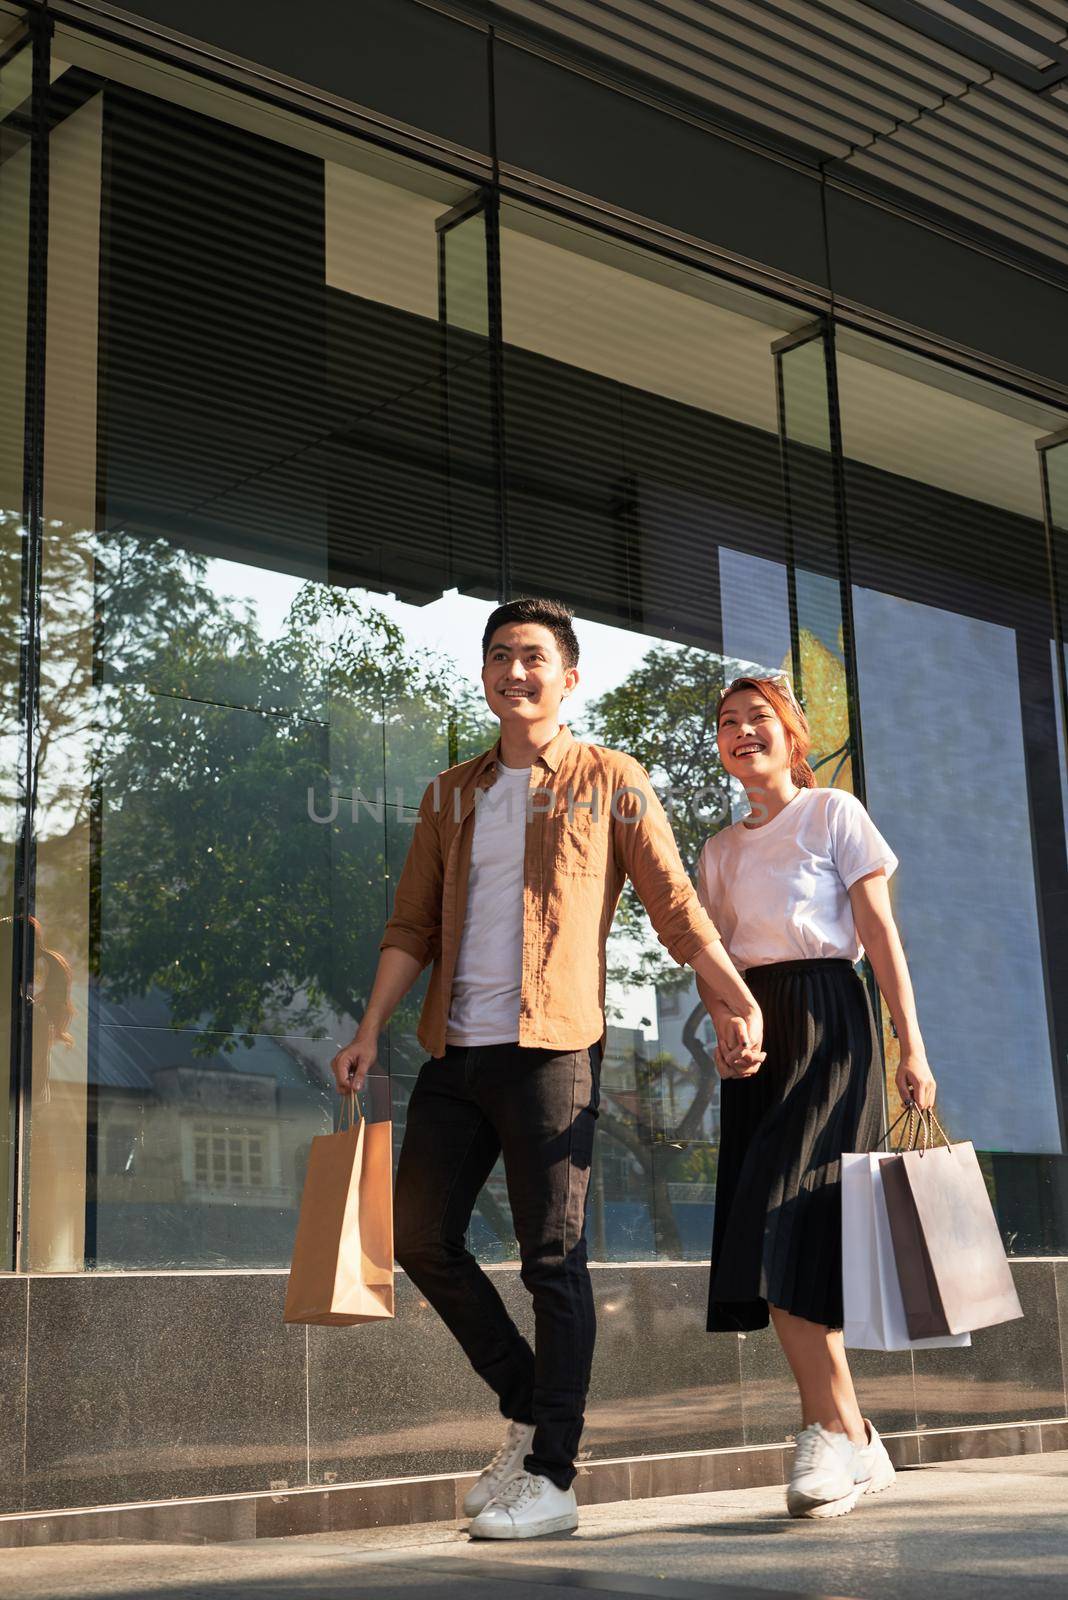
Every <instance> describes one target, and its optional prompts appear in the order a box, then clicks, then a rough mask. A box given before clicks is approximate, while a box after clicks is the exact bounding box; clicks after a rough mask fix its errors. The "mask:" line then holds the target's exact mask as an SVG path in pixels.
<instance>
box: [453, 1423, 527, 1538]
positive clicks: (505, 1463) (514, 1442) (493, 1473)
mask: <svg viewBox="0 0 1068 1600" xmlns="http://www.w3.org/2000/svg"><path fill="white" fill-rule="evenodd" d="M533 1442H534V1427H533V1424H528V1423H526V1422H510V1423H509V1424H508V1432H507V1433H506V1434H505V1436H504V1443H503V1444H502V1445H501V1448H500V1449H499V1450H498V1451H497V1454H496V1455H495V1456H494V1457H493V1460H492V1461H491V1462H490V1463H489V1464H488V1465H487V1466H485V1467H483V1469H482V1471H481V1472H480V1473H479V1475H478V1478H477V1480H476V1482H474V1483H473V1484H472V1485H471V1487H470V1489H468V1491H467V1494H466V1496H465V1497H464V1516H465V1517H477V1516H478V1514H479V1512H480V1511H484V1510H485V1508H486V1507H487V1506H488V1505H489V1503H490V1501H491V1500H492V1499H493V1497H494V1496H495V1495H496V1494H497V1493H498V1492H499V1491H500V1490H501V1489H503V1488H504V1486H505V1484H506V1483H507V1482H508V1479H509V1478H514V1477H515V1475H516V1473H517V1472H521V1471H522V1470H523V1460H524V1458H525V1457H526V1456H528V1455H529V1454H530V1447H531V1445H532V1444H533Z"/></svg>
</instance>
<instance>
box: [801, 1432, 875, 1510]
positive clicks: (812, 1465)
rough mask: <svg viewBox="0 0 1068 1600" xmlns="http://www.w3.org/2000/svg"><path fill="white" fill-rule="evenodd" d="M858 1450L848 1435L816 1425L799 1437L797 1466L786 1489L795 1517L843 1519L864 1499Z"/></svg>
mask: <svg viewBox="0 0 1068 1600" xmlns="http://www.w3.org/2000/svg"><path fill="white" fill-rule="evenodd" d="M856 1454H857V1451H856V1447H855V1446H854V1445H853V1444H851V1443H850V1441H849V1439H848V1438H847V1437H846V1435H845V1434H844V1433H831V1432H830V1431H829V1430H828V1429H827V1428H824V1427H821V1426H820V1424H819V1423H818V1422H813V1423H812V1425H811V1426H810V1427H808V1428H804V1429H802V1431H801V1432H800V1433H799V1434H798V1436H797V1448H796V1450H795V1451H794V1464H793V1469H792V1471H791V1473H790V1483H789V1487H788V1488H787V1490H786V1509H787V1511H789V1513H790V1515H791V1516H792V1517H841V1516H844V1515H845V1513H846V1512H847V1511H852V1509H853V1507H854V1506H855V1505H856V1503H857V1500H858V1499H859V1498H860V1494H861V1491H862V1489H863V1488H864V1484H863V1483H858V1482H857V1479H856V1477H855V1476H854V1474H855V1471H856V1463H855V1457H856Z"/></svg>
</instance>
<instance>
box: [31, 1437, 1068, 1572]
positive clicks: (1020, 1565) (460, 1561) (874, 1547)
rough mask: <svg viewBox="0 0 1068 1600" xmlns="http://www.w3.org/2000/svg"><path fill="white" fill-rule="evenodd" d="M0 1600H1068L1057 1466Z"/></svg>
mask: <svg viewBox="0 0 1068 1600" xmlns="http://www.w3.org/2000/svg"><path fill="white" fill-rule="evenodd" d="M0 1594H2V1595H4V1596H5V1597H6V1600H75V1597H76V1600H95V1597H98V1596H99V1597H103V1596H107V1597H108V1600H142V1597H146V1596H157V1597H160V1600H291V1597H292V1600H348V1597H350V1596H358V1597H360V1600H394V1597H396V1600H577V1597H578V1596H580V1595H581V1596H590V1595H600V1596H604V1597H608V1596H612V1595H617V1596H621V1597H622V1596H650V1595H655V1596H658V1597H660V1600H687V1597H692V1600H698V1597H702V1596H703V1597H705V1600H730V1597H737V1600H761V1597H764V1600H769V1597H771V1596H776V1597H786V1596H795V1597H796V1596H799V1595H806V1596H809V1597H815V1596H821V1597H835V1600H838V1597H848V1600H995V1597H997V1600H1000V1597H1002V1596H1005V1597H1010V1596H1011V1597H1012V1600H1020V1597H1023V1600H1039V1597H1043V1600H1044V1597H1046V1596H1050V1597H1051V1600H1052V1597H1053V1596H1056V1597H1058V1600H1060V1597H1062V1596H1064V1595H1065V1594H1068V1451H1066V1452H1060V1453H1056V1454H1049V1455H1034V1456H1019V1457H1011V1458H1003V1459H1000V1460H995V1461H976V1462H968V1463H953V1464H952V1465H947V1466H939V1467H925V1468H915V1469H912V1470H910V1471H906V1472H901V1473H899V1474H898V1479H897V1483H896V1484H895V1485H894V1487H893V1488H892V1489H890V1490H889V1491H888V1492H887V1493H886V1494H883V1495H880V1496H878V1497H873V1498H870V1499H867V1500H864V1501H862V1502H861V1503H860V1505H859V1506H858V1508H857V1509H856V1511H854V1512H852V1513H851V1514H850V1515H849V1516H847V1517H840V1518H836V1519H834V1520H833V1521H826V1522H815V1521H813V1522H795V1521H793V1520H792V1519H790V1518H789V1517H787V1515H786V1512H785V1506H784V1498H783V1491H782V1489H746V1490H738V1491H732V1492H730V1493H724V1494H703V1495H686V1496H680V1497H678V1498H676V1499H660V1500H645V1501H626V1502H620V1503H619V1504H616V1505H605V1506H595V1507H591V1508H589V1509H588V1510H586V1511H584V1512H583V1514H582V1524H581V1527H580V1529H579V1531H578V1533H577V1534H575V1535H572V1536H570V1537H562V1538H549V1539H543V1540H536V1541H535V1540H531V1541H525V1542H523V1543H521V1544H492V1543H490V1544H487V1543H481V1542H472V1541H470V1540H468V1538H467V1536H466V1534H465V1532H464V1531H463V1528H462V1526H461V1525H460V1524H457V1523H434V1524H429V1525H427V1526H425V1527H413V1528H403V1529H383V1530H380V1531H377V1532H371V1533H368V1532H362V1533H352V1534H341V1533H336V1534H315V1535H311V1536H306V1537H303V1538H291V1539H269V1540H264V1539H260V1540H256V1541H253V1542H250V1543H245V1544H227V1545H185V1546H180V1545H145V1544H138V1545H127V1544H77V1545H59V1546H57V1545H53V1546H48V1547H44V1548H40V1549H36V1550H3V1551H0Z"/></svg>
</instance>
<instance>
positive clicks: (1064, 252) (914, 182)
mask: <svg viewBox="0 0 1068 1600" xmlns="http://www.w3.org/2000/svg"><path fill="white" fill-rule="evenodd" d="M850 168H851V169H852V168H855V169H856V170H857V171H859V172H866V173H869V174H870V175H871V176H872V177H874V178H878V179H880V180H881V181H882V182H883V183H889V184H893V185H895V186H896V187H897V188H899V189H907V190H908V192H909V193H910V194H912V195H913V196H914V197H916V198H919V199H922V200H927V201H929V202H930V203H931V204H932V205H935V206H938V207H939V208H940V209H941V210H943V211H951V212H953V213H954V214H955V215H956V216H958V217H961V218H964V219H966V220H967V221H969V222H974V223H976V224H977V225H978V226H979V227H981V228H983V229H984V230H986V231H987V232H990V233H997V234H1000V235H1002V236H1003V237H1005V238H1011V239H1014V240H1015V241H1016V242H1017V243H1018V244H1021V245H1023V246H1024V247H1025V248H1026V249H1028V250H1030V251H1033V252H1035V253H1036V254H1039V255H1044V256H1050V257H1052V258H1054V259H1056V260H1059V261H1064V262H1068V240H1066V239H1065V237H1064V235H1063V233H1062V232H1060V231H1058V232H1057V233H1056V234H1053V233H1052V232H1051V231H1050V230H1049V228H1048V227H1047V228H1044V229H1041V228H1040V227H1039V226H1038V225H1037V224H1036V226H1034V227H1031V226H1028V225H1026V224H1022V223H1019V222H1017V221H1016V220H1015V219H1014V218H1012V217H1009V216H1006V215H1005V214H1004V213H1003V212H997V211H995V210H993V209H992V208H991V207H989V206H987V205H985V204H980V203H975V202H972V201H970V200H969V199H968V198H967V196H966V195H965V194H964V193H962V191H961V188H960V184H959V182H958V185H957V187H956V188H949V187H946V186H944V185H942V184H937V183H934V182H931V181H929V176H927V174H929V171H930V169H929V167H924V166H922V164H920V165H919V170H920V171H921V172H923V173H924V174H925V176H919V175H917V172H912V173H910V172H909V170H908V168H907V166H906V164H905V163H904V162H902V161H896V162H890V161H885V160H880V159H878V158H877V157H875V156H870V155H868V154H863V155H860V156H857V157H855V158H854V159H853V160H851V161H850Z"/></svg>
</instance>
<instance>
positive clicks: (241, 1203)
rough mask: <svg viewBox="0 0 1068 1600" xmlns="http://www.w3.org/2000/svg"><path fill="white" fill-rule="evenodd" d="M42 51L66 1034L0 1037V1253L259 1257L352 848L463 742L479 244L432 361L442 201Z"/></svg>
mask: <svg viewBox="0 0 1068 1600" xmlns="http://www.w3.org/2000/svg"><path fill="white" fill-rule="evenodd" d="M57 56H58V58H59V59H58V64H57V71H56V74H55V78H54V82H53V86H52V106H51V119H50V126H51V134H50V139H51V149H50V173H51V195H50V241H49V242H50V248H49V256H48V317H49V321H48V346H47V348H48V361H49V372H48V373H47V375H46V388H47V395H48V413H47V416H46V419H45V420H46V440H45V502H46V504H45V510H46V533H45V548H44V554H43V564H42V588H43V600H42V620H41V642H42V688H41V726H40V730H39V768H40V780H39V794H38V806H37V811H36V817H35V821H36V828H37V839H38V862H39V869H38V883H37V904H36V910H37V915H38V917H39V920H40V922H41V926H42V928H43V929H44V931H45V937H46V941H47V946H48V949H49V950H50V951H51V952H53V953H54V956H55V960H56V961H57V962H61V963H62V964H63V966H62V970H63V971H65V972H66V973H67V974H68V975H69V976H68V979H67V988H68V990H69V1011H70V1016H69V1019H68V1022H67V1026H66V1028H65V1035H64V1033H61V1032H58V1031H56V1030H55V1029H51V1030H49V1031H46V1030H45V1028H44V1025H43V1020H40V1019H39V1018H38V1017H36V1016H35V1022H37V1026H36V1028H35V1062H34V1077H33V1095H32V1101H31V1105H30V1117H29V1127H30V1139H29V1159H28V1165H27V1173H28V1196H27V1199H28V1218H29V1232H28V1239H27V1250H26V1265H27V1266H30V1267H32V1268H34V1269H36V1270H46V1271H47V1270H55V1271H59V1270H64V1271H69V1270H77V1269H79V1268H81V1267H83V1266H84V1267H101V1268H103V1267H131V1266H138V1265H146V1266H189V1267H196V1266H212V1267H217V1266H225V1265H233V1266H245V1265H284V1264H285V1262H286V1261H287V1260H288V1257H289V1251H290V1246H291V1242H292V1234H293V1228H294V1226H295V1221H296V1208H297V1204H298V1201H299V1196H300V1190H301V1184H302V1181H303V1175H304V1170H305V1164H306V1159H307V1151H308V1147H309V1144H310V1140H311V1138H312V1136H313V1135H314V1134H316V1133H319V1132H322V1131H324V1129H327V1128H329V1127H330V1125H331V1119H332V1117H333V1114H334V1110H335V1106H336V1095H335V1092H334V1089H333V1083H332V1079H331V1078H330V1075H329V1071H328V1066H329V1061H330V1058H331V1057H332V1055H333V1054H334V1052H335V1051H336V1049H337V1048H338V1045H339V1043H341V1042H342V1041H344V1040H347V1039H348V1038H350V1037H351V1035H352V1033H353V1031H354V1029H355V1026H356V1020H357V1019H358V1017H359V1016H360V1015H361V1013H362V1008H363V1005H364V1004H365V1002H366V998H367V995H368V992H369V988H370V982H371V977H372V975H373V971H374V965H375V961H376V958H377V945H378V939H379V936H380V932H381V927H382V924H383V922H384V920H385V917H386V915H387V914H388V909H389V893H390V880H389V877H388V875H387V860H388V858H389V847H388V845H387V835H388V833H389V831H390V827H391V825H392V826H393V827H394V828H395V829H396V830H397V832H398V833H399V835H400V836H401V837H406V832H405V827H404V823H403V819H404V817H405V816H406V815H407V814H408V813H409V812H410V810H411V808H412V807H414V806H415V805H417V804H418V800H419V796H420V793H421V791H422V788H423V786H424V785H425V784H426V783H427V782H428V781H429V780H430V778H431V777H432V776H433V774H434V773H435V772H436V771H437V770H439V769H440V768H442V767H444V766H446V765H448V764H449V763H450V762H451V761H455V760H458V759H461V757H462V756H466V755H468V754H470V753H471V752H472V748H478V747H479V745H480V741H481V740H482V739H483V737H484V735H485V732H486V718H485V715H484V712H485V707H484V706H482V708H481V711H480V709H479V697H478V695H477V694H476V693H475V689H476V687H477V672H478V668H479V665H480V662H479V641H480V637H481V631H482V626H483V623H484V619H485V616H486V614H487V612H488V610H489V608H490V605H491V602H492V599H493V597H495V596H496V593H497V585H498V575H499V570H500V557H499V547H498V539H497V530H496V489H495V484H496V472H495V470H494V469H493V466H492V460H493V450H494V447H495V446H494V439H493V436H492V434H491V432H490V429H489V407H488V394H489V382H490V363H489V356H488V349H489V341H488V337H487V330H486V327H485V321H484V318H483V323H482V325H481V326H476V325H475V322H476V319H475V317H474V311H473V309H472V308H473V307H474V305H475V302H476V299H477V280H478V240H479V234H478V231H477V228H471V229H470V231H469V232H468V234H467V235H465V238H464V241H463V249H462V250H461V251H460V253H459V255H458V256H457V257H456V262H455V264H456V273H457V277H456V295H455V297H454V302H455V303H460V304H462V305H465V306H466V308H467V309H466V311H465V313H464V315H463V317H462V318H461V319H460V321H459V324H458V326H457V327H456V328H455V329H454V328H452V327H451V326H450V327H449V328H448V337H446V328H445V325H444V324H443V321H442V307H443V304H444V303H445V300H446V298H447V297H446V295H445V283H444V274H443V265H442V257H441V252H440V249H439V242H440V241H439V230H438V222H439V220H440V219H441V218H442V217H444V216H446V215H448V214H449V213H451V212H452V210H453V209H454V208H455V207H456V206H457V204H458V203H460V202H461V201H464V200H465V199H466V198H467V197H468V195H469V190H470V186H469V185H468V184H466V183H463V182H460V181H458V180H455V179H453V178H451V177H448V176H444V175H440V174H436V173H427V172H424V171H423V170H422V169H420V168H418V167H417V166H415V165H413V164H412V163H410V162H407V161H402V160H399V159H393V158H391V157H387V156H384V155H383V154H381V153H380V152H377V151H374V150H372V149H370V148H365V147H364V146H362V145H360V144H359V143H358V142H357V141H355V140H353V139H351V138H346V137H344V136H342V135H340V134H334V133H331V132H329V131H328V130H325V129H322V128H317V127H313V126H310V125H308V126H306V125H304V124H302V123H301V122H300V121H299V119H298V118H296V117H295V116H293V115H290V114H288V113H283V112H275V111H271V110H268V109H267V108H264V107H263V106H259V105H255V104H252V103H251V102H248V103H246V102H244V101H242V100H241V98H240V97H239V96H238V95H237V94H234V93H231V92H229V91H223V90H215V89H209V88H208V87H206V86H205V85H204V84H203V83H198V82H195V81H194V80H193V79H191V78H185V77H184V76H183V74H182V73H181V72H180V71H176V70H167V71H161V70H159V69H157V68H155V67H153V66H151V65H150V64H147V63H145V62H144V61H139V60H137V59H135V58H134V57H132V56H129V55H126V54H125V53H123V52H122V51H121V50H118V49H113V48H111V47H110V46H108V47H105V46H100V45H96V44H94V43H92V42H87V41H83V40H79V39H77V38H75V37H74V36H72V35H67V34H65V33H64V31H63V30H62V29H61V30H59V33H58V35H57ZM480 225H481V228H482V233H481V238H482V246H481V247H482V251H483V256H484V254H485V228H484V222H482V223H481V224H480ZM482 282H483V284H484V282H485V265H484V261H483V265H482ZM387 791H388V800H387ZM361 797H363V798H362V799H361ZM363 800H366V802H367V804H366V805H364V804H363ZM387 811H388V812H389V819H387V816H386V813H387ZM413 1020H414V1019H413V1017H412V1016H411V1015H410V1014H409V1011H404V1012H402V1013H401V1015H400V1016H399V1017H398V1019H397V1022H396V1031H397V1034H398V1037H401V1036H405V1035H406V1034H407V1032H408V1030H409V1029H410V1028H412V1025H413ZM384 1054H385V1053H384ZM387 1065H388V1054H386V1059H385V1060H384V1061H383V1074H384V1073H385V1070H386V1067H387ZM370 1109H371V1114H372V1115H375V1116H384V1115H386V1114H388V1109H389V1093H388V1082H387V1081H386V1079H385V1077H384V1076H383V1077H381V1078H380V1079H379V1081H378V1082H377V1083H376V1084H375V1085H374V1087H373V1090H372V1093H371V1096H370Z"/></svg>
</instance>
